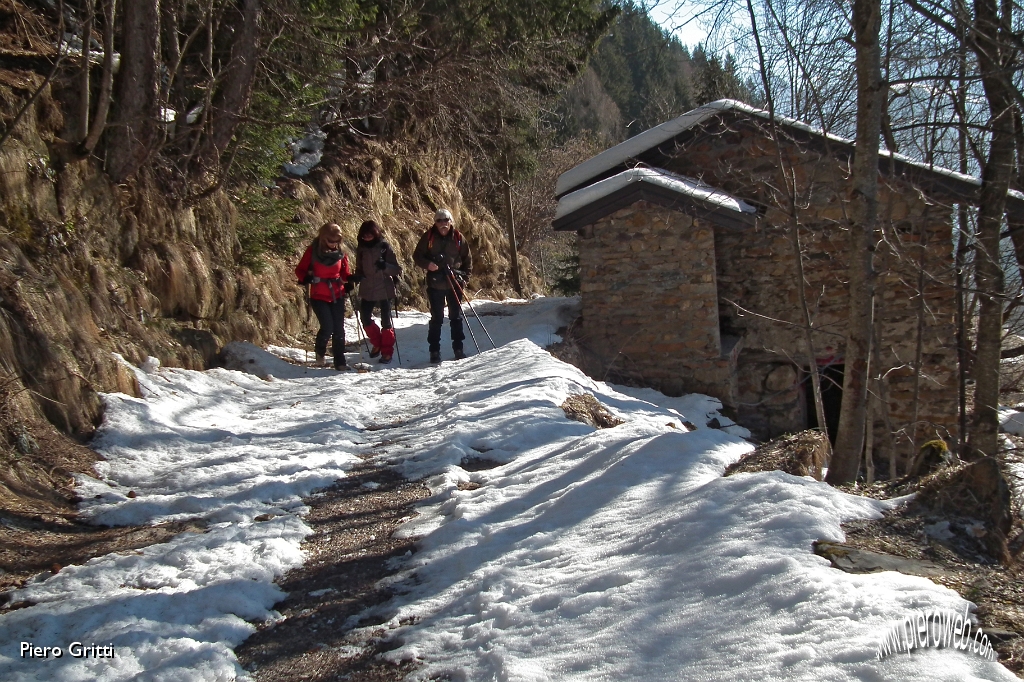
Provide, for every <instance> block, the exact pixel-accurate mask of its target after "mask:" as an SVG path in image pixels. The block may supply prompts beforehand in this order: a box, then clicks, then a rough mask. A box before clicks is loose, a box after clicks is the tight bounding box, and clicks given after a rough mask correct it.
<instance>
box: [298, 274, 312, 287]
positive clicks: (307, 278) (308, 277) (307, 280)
mask: <svg viewBox="0 0 1024 682" xmlns="http://www.w3.org/2000/svg"><path fill="white" fill-rule="evenodd" d="M312 283H313V276H312V275H306V276H305V277H303V278H302V281H301V282H299V284H301V285H303V286H305V285H306V284H312Z"/></svg>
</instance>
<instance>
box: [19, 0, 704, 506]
mask: <svg viewBox="0 0 1024 682" xmlns="http://www.w3.org/2000/svg"><path fill="white" fill-rule="evenodd" d="M555 18H557V21H555ZM556 26H557V28H553V27H556ZM613 27H617V28H616V29H615V30H614V31H612V33H611V34H609V30H610V29H612V28H613ZM606 35H607V37H603V36H606ZM629 36H633V37H629ZM83 44H84V45H85V46H86V48H85V49H84V50H83ZM595 50H597V56H596V57H594V59H593V61H592V63H591V64H590V65H588V59H590V57H591V55H592V54H594V51H595ZM651 50H653V51H654V52H653V53H652V52H651ZM666 50H667V52H666ZM652 60H654V61H652ZM689 60H690V57H689V54H688V53H687V51H686V48H684V47H683V46H681V45H679V44H678V41H674V40H672V39H670V38H669V37H668V36H667V35H666V34H664V32H662V31H661V30H660V29H657V27H655V26H654V25H653V24H652V23H651V22H650V20H649V19H647V18H646V16H645V15H644V14H643V13H642V12H639V11H637V10H636V9H635V8H633V7H632V6H629V5H626V6H625V8H624V9H623V8H622V7H620V6H617V5H606V6H604V7H603V8H595V7H594V6H592V5H591V4H590V3H586V2H576V1H574V0H554V1H551V2H545V3H536V2H525V0H524V1H517V0H508V1H506V2H498V3H495V2H489V1H488V2H483V1H479V2H478V1H476V0H460V1H458V2H437V3H431V2H427V3H423V4H421V5H419V6H417V7H415V8H411V7H409V6H407V5H405V4H401V3H398V4H393V3H390V2H386V1H383V2H372V1H371V2H354V1H348V0H316V1H314V0H286V1H284V2H275V3H263V2H259V1H258V0H237V1H231V2H229V1H227V0H214V1H213V2H201V3H200V2H193V1H191V0H160V1H157V0H141V1H140V2H130V3H125V2H121V3H115V2H114V1H113V0H77V1H72V0H66V1H64V2H58V1H56V0H38V1H30V0H0V120H2V126H3V127H2V132H0V135H2V140H0V313H2V314H0V361H2V362H0V429H2V436H0V509H6V510H7V513H18V514H22V515H29V516H31V515H38V514H40V513H43V514H50V513H64V512H67V511H69V510H70V509H71V504H72V502H73V494H72V485H73V481H72V479H71V477H70V475H69V474H70V473H73V472H75V471H88V470H89V468H90V466H91V461H92V458H93V457H94V455H93V453H92V452H91V451H89V450H88V449H87V448H84V447H82V444H84V443H87V442H88V439H89V437H90V436H91V434H92V433H93V431H94V429H95V428H96V426H97V425H98V424H99V423H100V421H101V420H102V415H103V403H102V400H101V398H100V394H101V393H104V392H124V393H128V394H137V393H138V388H137V386H135V385H134V379H133V375H132V373H131V372H130V371H127V369H126V366H125V364H124V363H125V362H127V363H132V364H141V363H143V362H145V361H146V360H147V358H149V357H154V358H156V359H157V360H158V361H159V362H160V363H162V364H165V365H171V366H181V367H187V368H194V369H201V368H204V367H208V366H210V365H211V364H215V363H216V362H217V354H218V351H219V349H220V348H221V347H222V346H223V344H225V343H227V342H229V341H233V340H248V341H252V342H254V343H257V344H265V343H270V342H276V343H288V344H292V345H302V344H303V343H304V342H306V341H308V333H309V329H308V326H309V314H308V311H307V310H306V309H305V304H304V301H303V298H302V292H301V290H300V288H299V287H298V286H296V285H294V284H293V275H292V273H291V269H292V267H293V266H294V262H295V260H296V258H297V256H298V254H299V253H300V252H301V250H302V248H304V246H305V244H306V243H307V242H308V240H310V239H311V238H312V235H313V234H314V233H315V231H316V229H317V227H319V225H321V224H322V223H323V222H325V221H328V220H331V221H336V222H338V223H339V224H341V225H342V227H343V228H344V230H345V233H346V235H347V237H348V241H349V243H354V241H355V230H356V228H357V227H358V225H359V223H360V222H362V221H363V220H365V219H367V218H374V219H376V220H378V221H379V222H380V223H381V224H382V225H383V226H384V228H385V231H386V233H387V235H388V237H389V239H390V240H391V241H392V243H393V244H394V245H395V248H396V251H397V252H398V253H399V255H400V258H401V259H402V260H403V264H404V265H405V266H406V271H405V274H404V275H403V283H402V286H401V287H400V292H401V293H400V295H401V298H402V301H401V304H402V305H407V306H409V305H411V306H417V305H422V293H421V292H422V275H421V273H420V272H419V270H418V268H415V267H413V266H412V264H411V262H410V260H409V257H410V255H411V252H412V249H413V246H414V245H415V241H416V239H417V238H418V236H419V234H421V232H422V230H423V229H425V228H426V227H427V226H428V224H429V221H430V217H431V215H432V213H433V211H434V210H435V209H436V208H438V207H440V206H445V207H448V208H450V209H451V210H452V211H453V213H454V214H455V219H456V224H457V226H458V227H459V229H460V230H462V231H463V233H464V234H465V235H466V238H467V240H468V241H469V243H470V245H471V248H472V249H473V251H474V261H475V263H476V267H475V272H474V277H473V279H472V280H471V282H470V287H471V288H472V290H473V291H476V292H479V293H483V294H486V295H490V296H497V297H502V296H505V295H508V294H509V293H511V292H512V288H513V287H512V282H511V280H510V261H509V242H508V232H507V230H506V227H507V199H508V198H509V197H511V199H512V207H513V212H514V214H515V216H516V220H517V223H518V231H517V240H516V241H517V245H518V247H519V249H520V251H521V253H522V255H521V257H520V271H521V280H522V285H523V289H524V292H525V293H529V292H535V291H544V290H545V289H546V286H545V282H543V281H542V279H541V276H540V275H541V271H542V270H543V266H542V265H541V266H540V267H538V266H536V265H535V264H534V263H531V259H532V260H533V261H537V260H539V259H543V258H544V257H545V256H544V251H543V248H544V247H543V245H544V244H549V243H550V241H551V237H550V235H549V234H548V233H549V232H550V230H549V225H550V217H551V214H552V212H553V208H554V202H553V201H552V199H551V196H550V195H551V187H552V186H553V178H554V177H555V176H556V175H557V173H559V172H561V171H563V170H565V169H566V168H568V167H570V166H571V165H573V164H574V163H577V162H579V161H580V160H582V159H584V158H586V157H587V156H588V155H590V154H592V153H594V151H596V150H597V149H598V148H599V146H600V145H604V144H608V143H612V142H616V141H618V139H621V138H622V137H623V136H624V135H625V134H626V133H627V132H631V133H632V132H638V131H639V129H640V128H639V127H638V126H628V129H627V126H625V125H624V124H623V123H622V121H623V120H624V119H625V118H626V117H632V116H634V115H635V114H634V112H633V111H632V109H630V108H629V107H630V106H631V104H630V103H631V102H633V101H641V100H648V99H651V100H652V101H653V99H654V98H655V94H656V93H662V92H671V93H675V94H674V95H673V97H674V99H673V98H672V97H668V98H666V97H662V96H661V94H657V97H656V99H657V101H658V102H659V106H658V107H655V108H654V109H650V107H648V109H646V110H645V111H649V114H648V117H647V118H645V119H644V120H643V123H642V125H647V124H648V123H652V124H653V123H656V122H657V120H656V119H657V117H658V116H662V115H664V116H670V115H674V114H677V113H681V111H683V110H685V109H686V108H688V107H689V106H690V105H691V104H693V103H694V102H696V101H698V100H696V99H693V95H692V93H694V92H696V90H695V89H694V87H693V85H692V83H691V79H692V78H693V77H694V74H699V73H701V68H702V65H706V62H707V59H706V57H705V56H703V53H702V52H701V53H700V59H698V60H696V62H694V63H697V67H696V68H695V67H694V66H693V63H690V62H689ZM700 60H704V62H701V61H700ZM654 63H657V64H659V65H660V66H659V67H658V68H657V69H654V68H653V67H651V64H654ZM716 63H717V62H716ZM645 71H646V72H647V73H648V76H647V77H645V78H644V79H641V80H637V74H639V73H642V72H645ZM595 79H596V80H595ZM588 83H589V85H587V84H588ZM586 88H589V91H590V92H597V93H598V95H597V99H598V100H601V101H605V100H608V98H609V97H611V98H613V99H614V101H615V102H617V104H614V105H613V108H610V107H605V108H606V109H608V110H610V111H612V114H611V119H610V120H611V121H612V123H611V124H609V125H605V124H604V123H600V119H601V116H603V114H602V115H598V116H596V117H595V116H594V115H593V110H594V105H593V104H592V103H591V102H581V101H580V100H579V93H580V92H582V91H583V90H586ZM602 93H603V94H602ZM609 93H610V94H609ZM704 94H706V95H708V96H717V94H718V93H709V92H708V93H704ZM616 111H617V112H618V113H615V112H616ZM588 112H590V113H588ZM606 113H607V112H606ZM595 121H597V122H598V123H596V124H595V123H594V122H595ZM616 121H617V123H616ZM310 140H312V141H313V142H314V144H313V147H314V151H315V152H316V154H317V159H316V160H317V161H318V163H312V164H309V165H308V166H307V167H298V168H297V169H296V167H294V166H289V168H291V169H292V170H293V172H291V173H285V172H284V171H283V170H282V164H283V163H285V162H289V161H295V160H296V159H295V158H293V157H297V154H298V152H301V151H309V148H308V146H307V147H305V148H304V145H307V143H308V142H309V141H310ZM317 141H319V144H317ZM510 188H511V189H510ZM564 247H565V245H564V244H561V245H559V244H556V248H555V252H558V253H561V252H563V251H564ZM549 257H550V255H549ZM548 269H549V270H550V269H551V266H550V265H549V266H548ZM549 279H552V277H549Z"/></svg>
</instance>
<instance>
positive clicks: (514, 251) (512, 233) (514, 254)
mask: <svg viewBox="0 0 1024 682" xmlns="http://www.w3.org/2000/svg"><path fill="white" fill-rule="evenodd" d="M505 215H506V218H507V220H508V223H507V224H508V249H509V257H510V258H509V259H510V261H511V264H512V287H513V288H514V289H515V290H516V294H517V295H518V296H519V298H522V297H523V282H522V280H521V279H520V276H519V249H518V248H517V247H516V223H515V215H514V213H513V211H512V173H511V172H509V169H508V161H507V160H506V162H505Z"/></svg>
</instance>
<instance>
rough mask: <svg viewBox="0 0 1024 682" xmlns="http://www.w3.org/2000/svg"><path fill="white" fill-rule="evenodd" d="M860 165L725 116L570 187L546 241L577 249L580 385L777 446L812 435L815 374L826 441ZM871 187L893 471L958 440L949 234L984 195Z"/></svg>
mask: <svg viewBox="0 0 1024 682" xmlns="http://www.w3.org/2000/svg"><path fill="white" fill-rule="evenodd" d="M852 153H853V144H852V142H850V141H849V140H844V139H841V138H838V137H835V136H832V135H826V134H823V133H821V132H820V131H818V130H816V129H814V128H812V127H810V126H808V125H806V124H802V123H800V122H798V121H793V120H788V119H779V118H776V120H775V121H774V122H773V121H771V119H770V117H769V115H768V113H767V112H764V111H761V110H758V109H753V108H751V107H749V106H746V105H744V104H741V103H739V102H734V101H729V100H721V101H718V102H714V103H712V104H709V105H706V106H703V107H700V108H698V109H695V110H693V111H691V112H689V113H687V114H684V115H683V116H680V117H679V118H676V119H674V120H672V121H669V122H667V123H663V124H661V125H659V126H657V127H655V128H652V129H650V130H647V131H645V132H643V133H641V134H640V135H637V136H636V137H633V138H631V139H630V140H627V141H626V142H623V143H622V144H620V145H617V146H616V147H612V148H611V149H608V150H606V151H604V152H602V153H601V154H599V155H597V156H596V157H594V158H592V159H590V160H588V161H586V162H585V163H583V164H581V165H579V166H577V167H576V168H573V169H572V170H570V171H568V172H566V173H564V174H563V175H562V176H561V177H560V178H559V179H558V185H557V190H556V193H557V194H558V196H559V204H558V211H557V214H556V218H555V220H554V223H553V225H554V228H555V229H556V230H575V231H576V232H577V233H578V235H579V240H578V245H579V255H580V274H581V287H582V319H581V320H580V321H579V322H578V323H577V324H576V325H575V329H574V339H575V340H576V342H577V343H578V344H579V346H580V348H581V349H582V351H583V355H584V358H585V363H586V366H585V369H586V371H588V373H590V374H591V375H592V376H595V377H597V378H607V379H609V380H615V381H620V382H626V383H633V384H640V385H644V386H650V387H653V388H657V389H659V390H661V391H662V392H664V393H666V394H668V395H680V394H682V393H687V392H699V393H705V394H708V395H711V396H714V397H717V398H719V399H720V400H721V401H722V403H723V405H724V406H725V408H726V410H727V411H731V413H732V414H733V415H734V416H735V418H736V419H737V421H738V422H739V423H741V424H743V425H744V426H746V427H748V428H749V429H750V430H751V431H752V433H753V434H754V435H755V436H756V437H759V438H770V437H774V436H777V435H780V434H783V433H786V432H792V431H798V430H801V429H805V428H808V427H809V426H815V425H817V418H816V415H815V411H814V407H813V400H812V398H811V389H810V383H809V381H808V379H809V377H810V372H811V371H812V369H817V371H818V372H819V377H821V380H822V386H823V397H824V401H823V402H824V403H825V408H826V409H825V417H826V422H830V424H828V425H829V427H830V431H831V433H832V435H833V436H834V430H835V427H836V424H837V423H838V412H839V405H840V402H841V399H842V390H841V389H842V381H843V348H844V344H845V335H846V318H847V311H848V294H847V285H846V274H847V257H846V250H847V246H846V245H847V231H846V229H845V226H846V225H848V224H849V222H848V218H847V206H848V199H847V197H848V195H849V190H850V187H849V182H848V178H849V173H850V165H851V160H852ZM780 160H781V161H782V164H781V165H782V167H784V168H785V169H786V173H783V172H781V171H780ZM879 171H880V180H881V181H880V187H879V218H880V224H881V231H880V242H879V248H878V251H877V259H876V268H877V271H878V275H879V276H878V281H877V291H876V299H875V319H876V322H877V325H876V327H877V339H876V344H875V345H876V355H875V357H874V361H873V369H872V375H873V376H877V377H881V381H880V382H875V383H874V385H873V391H872V395H873V398H872V403H873V406H872V414H873V415H874V427H875V429H874V431H875V433H874V443H875V450H876V452H877V453H878V457H879V459H880V460H881V461H886V459H888V456H887V454H886V452H887V451H888V455H892V456H896V455H897V454H898V455H899V456H900V457H901V458H902V457H905V456H906V455H907V454H908V453H909V452H912V443H913V442H917V443H920V442H923V440H926V439H931V438H935V437H936V436H939V437H942V438H946V439H953V440H955V439H956V438H957V435H958V434H957V430H958V426H957V422H958V419H957V396H958V392H957V375H958V365H957V351H956V341H955V325H954V322H955V295H954V294H955V291H954V285H953V267H952V266H953V263H952V218H953V211H954V207H955V206H956V205H958V204H963V203H975V202H976V201H977V196H978V193H979V188H980V182H979V181H978V180H976V179H975V178H971V177H968V176H964V175H961V174H958V173H954V172H951V171H946V170H942V169H936V168H931V167H928V166H926V165H923V164H920V163H917V162H914V161H913V160H911V159H909V158H906V157H902V156H899V155H894V154H889V153H887V152H885V153H882V154H880V155H879ZM787 187H790V188H792V189H787ZM1022 203H1024V202H1021V201H1019V198H1018V199H1014V200H1012V201H1011V203H1010V208H1009V210H1010V211H1013V212H1020V213H1022V214H1024V206H1022V205H1021V204H1022ZM797 253H800V254H801V257H800V258H799V260H798V259H797V256H796V254H797ZM801 268H802V271H803V286H802V287H801V277H800V269H801ZM801 289H802V292H801ZM801 294H802V295H801ZM802 299H803V300H804V301H806V305H802V304H801V300H802ZM806 320H809V322H810V329H811V331H810V334H808V333H807V329H808V325H807V323H806ZM808 336H809V337H810V341H808Z"/></svg>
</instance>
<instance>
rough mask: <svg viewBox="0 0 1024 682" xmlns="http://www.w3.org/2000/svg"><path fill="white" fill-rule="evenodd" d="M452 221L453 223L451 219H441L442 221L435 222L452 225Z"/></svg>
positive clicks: (436, 221)
mask: <svg viewBox="0 0 1024 682" xmlns="http://www.w3.org/2000/svg"><path fill="white" fill-rule="evenodd" d="M451 221H452V219H451V218H441V219H440V220H435V221H434V222H435V223H445V224H447V223H450V222H451Z"/></svg>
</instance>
